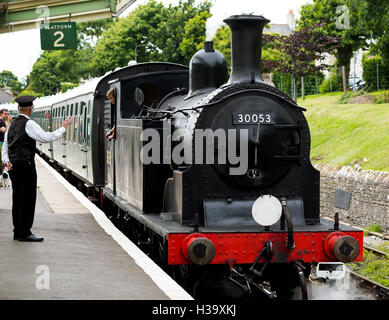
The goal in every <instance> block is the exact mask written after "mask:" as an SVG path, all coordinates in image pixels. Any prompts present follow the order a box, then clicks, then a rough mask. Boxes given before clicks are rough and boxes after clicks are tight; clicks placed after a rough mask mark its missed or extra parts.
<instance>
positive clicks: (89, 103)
mask: <svg viewBox="0 0 389 320" xmlns="http://www.w3.org/2000/svg"><path fill="white" fill-rule="evenodd" d="M90 111H91V101H90V100H89V101H88V114H87V118H86V121H87V124H86V126H85V131H86V144H87V145H88V146H89V144H90V133H91V132H90V131H91V128H90V126H91V125H90Z"/></svg>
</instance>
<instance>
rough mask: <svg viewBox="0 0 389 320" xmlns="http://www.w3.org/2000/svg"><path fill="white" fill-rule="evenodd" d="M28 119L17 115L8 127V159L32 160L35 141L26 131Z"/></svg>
mask: <svg viewBox="0 0 389 320" xmlns="http://www.w3.org/2000/svg"><path fill="white" fill-rule="evenodd" d="M28 120H29V119H27V118H26V117H24V116H21V115H19V116H18V117H17V118H16V119H14V120H13V121H12V123H11V125H10V126H9V128H8V158H9V161H10V162H11V163H12V161H16V160H27V161H34V157H35V148H36V141H35V140H34V139H32V138H30V137H29V136H28V135H27V133H26V123H27V121H28Z"/></svg>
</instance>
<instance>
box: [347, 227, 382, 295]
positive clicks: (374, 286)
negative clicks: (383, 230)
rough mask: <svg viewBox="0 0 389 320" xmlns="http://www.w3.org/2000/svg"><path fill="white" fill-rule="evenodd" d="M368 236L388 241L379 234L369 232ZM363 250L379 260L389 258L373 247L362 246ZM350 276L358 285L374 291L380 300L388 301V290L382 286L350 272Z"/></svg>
mask: <svg viewBox="0 0 389 320" xmlns="http://www.w3.org/2000/svg"><path fill="white" fill-rule="evenodd" d="M368 234H370V235H374V236H376V237H379V238H381V239H383V240H389V236H386V235H383V234H380V233H377V232H371V231H369V232H368ZM363 248H364V249H365V250H367V251H369V252H372V253H374V254H375V255H377V256H378V257H380V258H389V254H388V253H386V252H383V251H381V250H379V249H376V248H374V247H371V246H368V245H365V244H364V245H363ZM350 275H351V276H352V277H353V278H354V279H355V280H356V281H358V282H359V284H360V285H361V286H363V287H365V288H366V289H368V290H372V291H375V292H376V294H377V295H378V296H380V297H381V298H384V299H385V300H386V299H388V300H389V288H388V287H386V286H384V285H381V284H379V283H377V282H375V281H373V280H371V279H369V278H366V277H364V276H362V275H360V274H358V273H356V272H354V271H351V270H350Z"/></svg>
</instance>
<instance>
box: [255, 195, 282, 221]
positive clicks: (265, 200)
mask: <svg viewBox="0 0 389 320" xmlns="http://www.w3.org/2000/svg"><path fill="white" fill-rule="evenodd" d="M251 213H252V215H253V218H254V220H255V222H257V223H258V224H260V225H261V226H265V227H266V226H271V225H273V224H275V223H276V222H277V221H278V220H280V218H281V214H282V206H281V202H280V201H279V200H278V199H277V198H276V197H273V196H271V195H264V196H260V197H259V198H258V199H257V200H255V202H254V204H253V207H252V209H251Z"/></svg>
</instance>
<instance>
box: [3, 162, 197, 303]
mask: <svg viewBox="0 0 389 320" xmlns="http://www.w3.org/2000/svg"><path fill="white" fill-rule="evenodd" d="M35 163H36V167H37V174H38V192H37V204H36V210H35V220H34V225H33V228H32V230H31V231H32V232H33V233H34V234H35V235H38V236H43V237H44V241H43V242H19V241H15V240H13V232H12V229H13V226H12V213H11V209H12V189H11V188H7V189H3V188H1V189H0V300H7V299H12V300H13V299H28V300H31V299H32V300H34V299H40V300H46V299H56V300H62V299H65V300H68V299H72V300H84V299H86V300H95V299H96V300H100V299H101V300H112V299H114V300H169V299H174V300H175V299H179V300H190V299H192V297H191V296H190V295H189V294H187V293H186V292H185V291H184V290H183V289H182V288H181V287H180V286H179V285H178V284H176V283H175V282H174V281H173V280H172V279H171V278H170V277H169V276H168V275H167V274H166V273H165V272H164V271H163V270H162V269H160V268H159V267H158V266H157V265H156V264H155V263H154V262H153V261H152V260H151V259H150V258H148V257H147V256H146V255H145V254H143V252H141V251H140V250H139V249H138V248H137V247H136V246H135V245H134V244H133V243H132V242H131V241H130V240H128V239H127V238H126V237H125V236H124V235H123V234H122V233H121V232H120V231H118V230H117V229H116V228H115V227H114V226H113V224H112V223H111V222H110V221H109V219H108V218H107V217H106V216H105V215H104V213H103V212H102V211H101V210H100V209H98V208H97V207H96V206H94V205H93V204H92V203H90V202H89V201H88V199H87V198H85V197H84V196H83V195H82V194H81V193H80V192H79V191H78V190H77V189H76V188H74V187H73V186H71V185H70V184H69V183H68V182H67V181H66V180H65V179H64V178H63V177H62V176H60V175H59V174H58V173H57V172H55V170H54V169H52V168H51V167H49V166H48V164H47V163H45V162H44V161H43V160H42V159H41V158H40V157H38V156H36V159H35Z"/></svg>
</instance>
